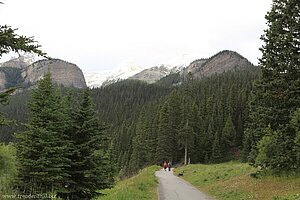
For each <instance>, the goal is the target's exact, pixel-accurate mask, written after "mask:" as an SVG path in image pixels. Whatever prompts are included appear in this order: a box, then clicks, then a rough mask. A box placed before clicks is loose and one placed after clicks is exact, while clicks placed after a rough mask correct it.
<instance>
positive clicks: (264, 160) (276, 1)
mask: <svg viewBox="0 0 300 200" xmlns="http://www.w3.org/2000/svg"><path fill="white" fill-rule="evenodd" d="M299 13H300V2H299V0H273V5H272V9H271V11H270V12H268V14H267V15H266V19H267V25H268V26H269V28H268V29H267V30H266V31H265V35H263V36H262V40H263V41H264V42H265V45H264V46H263V47H262V48H261V51H262V53H263V56H262V59H261V60H260V66H261V69H262V77H261V79H260V80H259V81H257V82H256V83H255V85H254V90H253V96H252V100H251V103H250V117H249V124H248V129H247V131H246V136H245V140H244V152H245V155H246V156H248V159H249V161H250V162H251V163H252V164H256V165H259V166H262V167H264V168H271V169H274V170H277V171H278V170H292V169H297V168H299V167H300V166H299V162H297V155H299V148H296V147H295V146H297V141H298V139H297V137H296V132H297V128H296V127H295V126H293V125H292V124H291V123H290V122H291V116H292V114H293V113H294V112H295V111H296V110H297V109H299V107H300V90H299V88H300V57H299V52H300V41H299V38H300V32H299V30H300V15H299Z"/></svg>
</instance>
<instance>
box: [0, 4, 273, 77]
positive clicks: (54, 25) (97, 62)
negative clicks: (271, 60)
mask: <svg viewBox="0 0 300 200" xmlns="http://www.w3.org/2000/svg"><path fill="white" fill-rule="evenodd" d="M1 1H2V2H3V3H4V4H0V24H1V25H4V24H7V25H10V26H12V27H13V28H18V31H17V33H18V34H20V35H26V36H34V38H35V40H36V41H38V42H39V44H40V45H41V46H42V50H43V51H45V52H46V53H47V54H48V55H49V56H50V57H53V58H59V59H62V60H66V61H68V62H72V63H75V64H77V65H78V66H79V67H80V68H81V69H82V70H83V71H84V72H94V71H101V70H108V69H113V68H116V67H117V66H118V65H119V64H120V63H124V62H126V61H131V62H135V63H136V64H137V65H139V66H141V67H144V68H145V67H151V66H155V65H158V64H163V63H164V62H166V61H168V60H172V59H174V58H177V57H180V56H181V55H184V54H188V55H192V56H194V57H196V58H207V57H210V56H212V55H214V54H216V53H218V52H219V51H222V50H225V49H227V50H233V51H236V52H238V53H240V54H241V55H243V56H244V57H246V58H247V59H249V60H250V61H251V62H252V63H254V64H257V63H258V58H259V57H261V53H260V51H259V48H260V47H261V46H262V45H263V43H262V41H261V40H260V36H261V35H262V34H263V30H265V29H266V28H267V26H266V20H265V18H264V16H265V14H266V13H267V12H268V11H269V10H270V8H271V3H272V0H251V1H249V0H226V1H225V0H80V1H79V0H26V1H25V0H1ZM9 56H11V55H7V56H3V58H2V61H3V60H5V59H8V57H9Z"/></svg>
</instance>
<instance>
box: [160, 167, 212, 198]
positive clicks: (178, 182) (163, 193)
mask: <svg viewBox="0 0 300 200" xmlns="http://www.w3.org/2000/svg"><path fill="white" fill-rule="evenodd" d="M155 176H156V177H157V179H158V200H213V199H212V198H211V197H208V196H206V195H205V194H204V193H202V192H200V191H199V190H198V189H196V188H195V187H194V186H192V185H191V184H189V183H187V182H186V181H184V180H182V179H181V178H178V177H176V176H174V175H173V171H171V172H169V171H164V170H163V169H162V170H160V171H157V172H155Z"/></svg>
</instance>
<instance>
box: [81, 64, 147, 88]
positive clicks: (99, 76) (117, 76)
mask: <svg viewBox="0 0 300 200" xmlns="http://www.w3.org/2000/svg"><path fill="white" fill-rule="evenodd" d="M142 70H143V69H142V68H141V67H139V66H138V65H137V64H136V63H135V62H134V61H124V62H122V63H120V64H119V65H118V66H117V67H116V68H115V69H112V70H104V71H99V72H94V73H84V76H85V79H86V83H87V86H88V87H92V88H93V87H101V86H102V85H103V84H105V83H111V82H116V81H119V80H123V79H127V78H129V77H131V76H133V75H134V74H137V73H139V72H141V71H142Z"/></svg>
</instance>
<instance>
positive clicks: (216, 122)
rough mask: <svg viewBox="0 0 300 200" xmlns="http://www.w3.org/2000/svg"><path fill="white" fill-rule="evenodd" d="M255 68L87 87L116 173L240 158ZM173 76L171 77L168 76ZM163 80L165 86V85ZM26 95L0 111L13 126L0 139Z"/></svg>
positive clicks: (22, 111) (23, 109)
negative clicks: (201, 76) (168, 163)
mask: <svg viewBox="0 0 300 200" xmlns="http://www.w3.org/2000/svg"><path fill="white" fill-rule="evenodd" d="M258 74H259V70H258V68H257V67H249V68H246V69H244V70H239V71H232V72H226V73H223V74H221V75H215V76H212V77H209V78H204V79H202V80H200V81H199V80H193V79H192V77H190V78H189V79H188V80H186V81H185V82H184V83H183V84H182V85H178V86H172V85H171V84H168V82H169V81H168V80H167V79H168V77H167V78H165V80H164V81H161V82H158V83H157V84H147V83H143V82H140V81H135V80H127V81H122V82H118V83H115V84H112V85H110V86H107V87H104V88H97V89H92V97H93V99H94V102H95V104H96V110H97V111H98V115H99V117H100V118H101V120H103V122H105V124H106V126H107V129H106V132H107V135H109V136H110V137H111V140H112V146H113V150H114V155H113V156H112V157H113V158H114V160H115V163H116V165H117V168H118V170H121V174H120V175H128V174H130V173H134V172H135V171H136V170H138V169H139V168H142V167H143V166H146V165H149V164H159V163H161V162H163V161H165V160H172V161H173V163H179V162H184V155H185V150H186V152H187V156H186V157H187V161H188V160H190V162H192V163H197V162H202V163H209V162H222V161H226V160H228V159H232V158H235V157H238V156H239V153H240V149H241V147H242V140H243V132H244V127H245V122H246V120H247V116H248V110H247V101H248V98H249V95H250V91H251V88H252V82H253V80H255V79H257V78H258ZM170 79H171V80H172V79H173V77H172V76H171V77H170ZM164 83H166V84H164ZM28 99H29V97H28V93H21V94H18V95H15V96H13V97H12V99H11V103H10V104H9V105H8V106H2V107H1V110H2V111H3V112H5V113H7V114H8V117H9V118H12V119H16V120H17V122H18V126H16V125H15V126H13V128H11V127H10V128H9V129H8V128H2V134H1V140H2V141H5V142H9V141H13V138H14V137H13V135H12V133H13V132H15V131H16V130H17V129H21V130H22V129H23V128H24V127H23V128H22V125H21V123H20V122H24V121H25V119H26V118H27V106H26V102H27V100H28Z"/></svg>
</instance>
